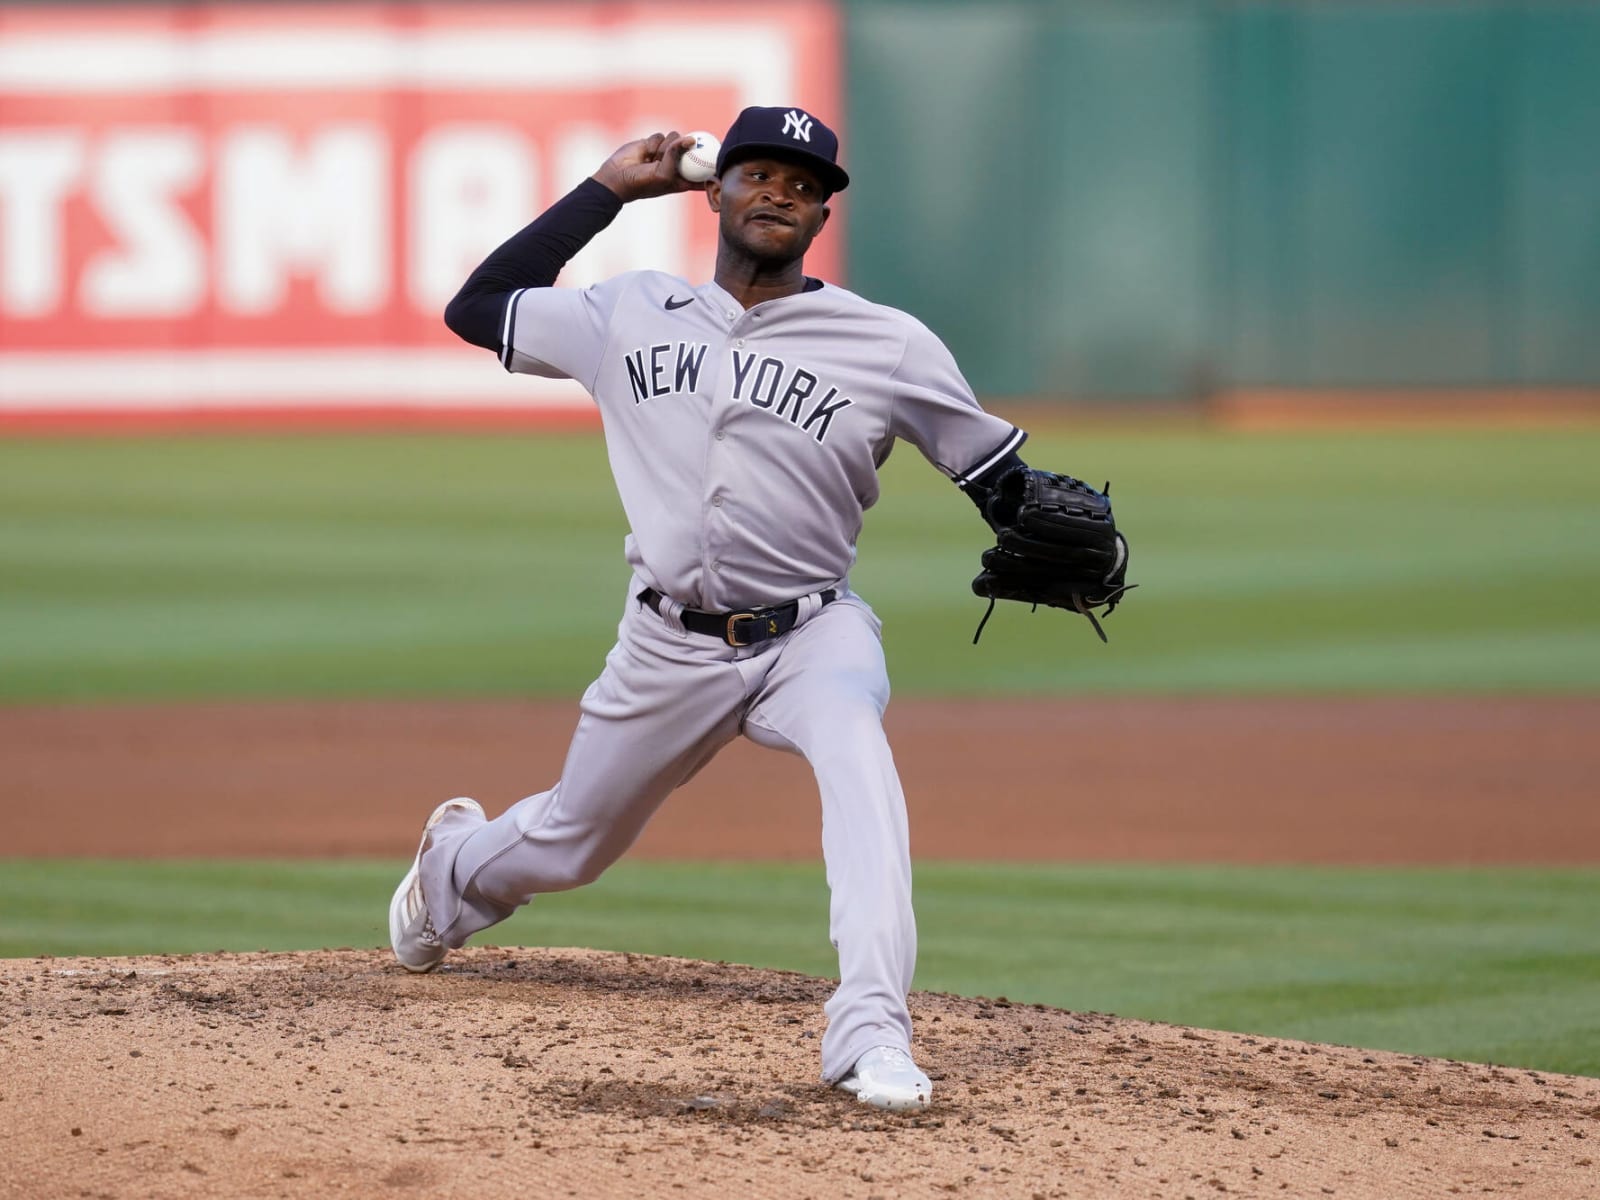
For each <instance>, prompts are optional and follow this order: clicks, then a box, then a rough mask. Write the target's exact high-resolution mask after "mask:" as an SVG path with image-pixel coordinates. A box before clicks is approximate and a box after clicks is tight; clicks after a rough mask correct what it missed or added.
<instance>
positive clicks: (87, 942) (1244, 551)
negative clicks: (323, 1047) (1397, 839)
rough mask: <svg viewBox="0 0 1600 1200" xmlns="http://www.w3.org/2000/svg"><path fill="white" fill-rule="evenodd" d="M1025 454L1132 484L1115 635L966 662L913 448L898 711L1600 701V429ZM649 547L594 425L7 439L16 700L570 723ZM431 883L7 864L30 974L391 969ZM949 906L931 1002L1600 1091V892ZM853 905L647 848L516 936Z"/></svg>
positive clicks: (1499, 887)
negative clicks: (180, 702) (390, 929)
mask: <svg viewBox="0 0 1600 1200" xmlns="http://www.w3.org/2000/svg"><path fill="white" fill-rule="evenodd" d="M1028 456H1029V458H1030V460H1031V461H1034V462H1037V463H1040V464H1043V465H1049V466H1053V467H1057V468H1060V469H1067V470H1072V471H1075V472H1078V473H1081V474H1084V475H1086V476H1088V477H1090V478H1091V479H1092V480H1093V481H1095V482H1099V480H1100V479H1101V478H1103V477H1107V476H1109V477H1110V478H1111V479H1113V480H1114V481H1115V488H1114V494H1115V496H1116V498H1117V511H1118V515H1119V520H1120V521H1121V523H1122V524H1123V525H1124V527H1125V528H1126V529H1127V530H1128V532H1129V535H1130V538H1131V540H1132V545H1133V551H1134V557H1133V570H1132V573H1131V577H1132V578H1133V579H1135V580H1136V581H1137V582H1139V583H1140V584H1141V585H1142V586H1141V589H1140V590H1139V591H1138V592H1136V593H1135V594H1134V595H1133V596H1132V597H1131V598H1130V600H1129V601H1128V603H1127V604H1126V605H1125V606H1124V607H1123V608H1122V610H1120V611H1119V612H1118V613H1117V614H1116V615H1115V616H1114V617H1113V618H1112V619H1111V621H1110V623H1109V626H1108V628H1109V631H1110V633H1111V637H1112V643H1111V645H1110V646H1109V647H1104V646H1101V645H1100V644H1099V643H1098V642H1097V641H1096V640H1095V639H1094V637H1093V635H1092V633H1091V631H1090V630H1089V629H1088V627H1087V625H1086V624H1085V623H1083V622H1081V621H1078V620H1076V619H1075V618H1074V619H1068V618H1067V617H1066V616H1065V615H1064V614H1060V613H1040V614H1029V613H1028V612H1027V611H1026V610H1024V609H1022V608H1021V607H1020V606H1015V605H1007V606H1004V607H1003V608H1002V609H1001V610H1000V611H999V612H997V614H996V616H995V618H994V620H993V621H991V622H990V625H989V628H988V630H987V631H986V632H985V634H984V639H983V644H982V645H981V646H979V647H976V648H974V647H973V646H971V645H970V644H969V641H970V637H971V633H972V629H973V626H974V625H975V624H976V622H977V619H978V617H979V615H980V614H981V612H982V609H983V605H982V603H981V602H980V601H978V600H976V599H975V598H974V597H972V596H971V595H970V593H969V592H968V590H967V581H968V580H969V579H970V577H971V575H972V574H973V573H974V571H975V564H976V558H977V554H978V551H979V550H980V549H981V548H982V546H983V545H984V543H985V537H984V533H985V530H984V528H983V526H981V525H980V524H979V522H978V518H977V516H976V514H975V513H974V512H973V511H972V510H971V508H970V506H969V505H968V503H967V501H966V500H964V499H963V498H961V497H960V496H959V495H958V494H956V493H955V491H954V489H952V488H951V487H950V486H949V485H948V484H947V483H946V482H945V481H944V480H943V479H942V478H941V477H940V476H938V475H937V474H936V473H935V472H933V471H932V470H931V469H929V468H927V467H926V466H925V465H924V464H923V463H921V462H920V460H919V459H918V458H917V456H916V454H915V452H914V451H913V450H911V449H910V448H909V447H901V448H900V449H899V450H897V452H896V454H895V457H894V458H893V460H891V462H890V463H889V464H888V466H887V467H886V469H885V472H884V475H885V480H884V493H885V498H884V500H883V501H882V503H881V504H880V505H879V506H878V508H877V509H876V510H874V512H872V513H871V514H869V516H868V523H867V530H866V533H865V535H864V537H863V539H862V545H861V566H860V567H859V569H858V570H857V571H856V573H855V576H854V580H855V584H856V586H857V588H858V590H860V591H861V592H863V593H864V594H865V595H866V596H867V597H868V598H869V599H870V600H871V601H872V602H873V603H874V605H875V607H876V608H877V609H878V611H879V614H880V615H881V616H882V617H883V618H884V619H885V623H886V645H887V647H888V652H889V657H890V665H891V670H892V672H893V675H894V681H895V686H896V690H897V692H898V693H899V694H901V695H907V694H915V693H925V694H926V693H935V694H946V695H969V694H971V695H977V694H1007V693H1014V692H1028V691H1031V692H1044V693H1071V694H1086V693H1087V694H1092V693H1097V692H1150V693H1175V692H1176V693H1191V694H1216V693H1224V692H1259V693H1308V694H1316V693H1331V692H1381V691H1392V692H1405V693H1417V694H1454V693H1462V692H1478V693H1496V692H1507V691H1519V692H1530V693H1533V692H1542V693H1556V692H1565V693H1583V694H1593V693H1595V692H1596V691H1600V552H1597V542H1596V535H1595V531H1596V530H1597V529H1600V471H1596V470H1595V464H1596V463H1597V462H1600V430H1560V431H1550V432H1520V433H1510V432H1482V433H1469V432H1442V431H1441V432H1418V433H1404V434H1386V435H1380V434H1340V435H1326V434H1294V435H1290V434H1284V435H1273V436H1264V435H1257V436H1238V435H1228V434H1222V433H1214V432H1204V431H1184V430H1174V429H1170V428H1167V429H1162V430H1157V431H1156V432H1153V433H1148V434H1135V433H1131V432H1128V433H1116V434H1111V433H1103V432H1102V433H1094V434H1092V435H1088V436H1084V437H1069V436H1068V435H1066V434H1065V433H1057V432H1052V431H1048V430H1047V431H1044V432H1042V433H1036V435H1035V437H1034V438H1033V440H1032V442H1031V443H1030V446H1029V449H1028ZM622 535H623V523H622V517H621V512H620V508H619V505H618V504H617V501H616V499H615V497H614V494H613V493H612V491H611V485H610V482H609V477H608V475H607V472H606V467H605V459H604V453H603V448H602V446H601V444H600V442H599V440H598V439H597V438H596V437H594V436H592V435H577V434H573V435H561V436H543V437H539V436H526V435H518V436H510V435H505V436H444V435H411V434H408V435H386V436H361V437H356V436H348V437H288V436H284V437H270V438H266V437H262V438H246V437H225V436H203V437H201V436H197V437H184V438H130V439H106V440H90V439H80V440H48V439H16V440H9V441H0V705H3V704H28V703H37V702H59V701H74V702H94V701H103V700H122V701H140V700H152V699H182V698H194V699H204V700H212V699H225V698H234V697H262V696H278V697H334V696H341V697H380V698H381V697H391V696H396V697H397V696H469V695H470V696H482V695H554V696H566V697H574V698H575V697H576V696H577V695H578V693H579V692H580V691H581V689H582V688H583V686H584V685H585V684H586V683H587V682H588V680H589V679H590V678H591V677H592V675H593V674H594V672H595V671H596V670H598V667H599V664H600V661H601V657H602V655H603V654H604V651H605V649H606V647H607V646H608V645H609V643H610V640H611V636H612V630H613V628H614V626H615V621H616V617H617V614H618V612H619V610H620V605H621V603H622V599H623V587H624V584H625V582H626V572H625V570H624V568H623V566H622V560H621V542H622ZM4 720H5V709H4V708H3V707H0V721H4ZM3 788H4V780H3V776H0V795H3ZM0 853H3V847H0ZM398 870H399V865H398V864H388V863H384V864H372V863H308V864H232V863H230V864H205V863H186V864H148V863H123V864H109V863H80V862H26V861H18V860H0V954H5V955H31V954H37V953H57V954H117V953H137V952H146V951H158V950H159V951H188V950H198V949H220V948H230V949H255V948H277V949H289V948H309V947H315V946H325V945H353V946H370V945H378V944H381V943H382V942H383V941H384V940H385V934H384V931H383V928H382V920H383V914H384V911H385V904H386V900H387V896H388V891H389V889H390V887H392V885H393V882H394V879H395V877H396V874H397V872H398ZM918 911H919V916H920V918H921V925H922V944H923V955H922V961H921V967H920V970H919V974H918V986H920V987H925V988H932V989H936V990H948V991H956V992H963V993H968V994H986V995H995V994H1006V995H1010V996H1011V997H1012V998H1014V999H1019V1000H1030V1001H1040V1002H1048V1003H1052V1004H1059V1005H1063V1006H1066V1007H1071V1008H1076V1009H1099V1010H1105V1011H1113V1012H1118V1013H1122V1014H1125V1015H1136V1016H1145V1017H1151V1018H1157V1019H1164V1020H1170V1021H1176V1022H1181V1023H1188V1024H1197V1025H1206V1026H1215V1027H1222V1028H1232V1029H1241V1030H1252V1031H1256V1032H1261V1033H1269V1034H1276V1035H1284V1036H1300V1037H1307V1038H1314V1039H1324V1040H1333V1041H1339V1042H1346V1043H1352V1044H1359V1045H1368V1046H1374V1047H1387V1048H1392V1049H1398V1050H1405V1051H1412V1052H1418V1053H1432V1054H1444V1055H1451V1056H1457V1057H1463V1058H1471V1059H1479V1060H1492V1061H1501V1062H1506V1063H1509V1064H1516V1065H1525V1066H1531V1067H1539V1068H1545V1069H1551V1070H1564V1071H1577V1072H1587V1073H1594V1074H1600V1015H1597V1014H1600V966H1597V964H1600V920H1597V916H1600V873H1597V872H1594V871H1571V870H1569V871H1486V870H1484V871H1376V870H1331V869H1329V870H1301V869H1293V870H1289V869H1284V870H1268V869H1231V868H1230V869H1223V868H1201V867H1193V868H1166V867H1163V868H1159V869H1157V868H1148V867H1138V866H1128V867H1093V868H1089V867H1077V866H1065V865H1064V866H1059V867H1037V866H1029V867H988V866H980V865H959V864H922V865H921V866H920V867H919V875H918ZM825 913H826V906H825V903H824V897H823V890H822V881H821V876H820V870H819V869H817V868H815V867H796V866H779V865H760V866H743V867H741V866H733V865H726V866H711V867H706V866H700V865H690V864H678V865H674V864H649V863H637V864H635V863H624V864H622V865H621V866H619V867H618V868H617V869H616V870H615V871H614V872H612V873H611V874H610V875H608V876H607V877H606V879H605V880H603V881H602V882H601V883H600V884H598V885H596V886H595V887H593V888H590V889H586V890H584V891H582V892H578V893H573V894H570V895H564V896H557V897H547V898H543V899H541V900H540V901H539V902H538V903H537V904H536V906H535V908H534V909H533V910H531V911H530V912H528V913H525V914H521V915H519V916H518V917H517V918H516V920H515V921H514V922H513V923H512V924H511V925H509V926H507V927H506V931H505V934H504V940H507V941H522V940H526V941H528V942H530V943H537V944H545V945H589V946H597V947H610V948H627V949H632V950H637V951H644V952H658V953H672V954H682V955H688V956H694V957H709V958H717V959H728V960H732V961H739V962H749V963H753V964H758V965H769V966H782V967H789V968H793V969H797V970H804V971H809V972H814V973H817V974H827V973H829V972H830V971H831V970H832V969H833V958H832V952H831V950H830V948H829V947H828V944H827V941H826V937H825Z"/></svg>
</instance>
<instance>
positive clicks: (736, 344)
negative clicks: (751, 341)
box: [734, 338, 744, 350]
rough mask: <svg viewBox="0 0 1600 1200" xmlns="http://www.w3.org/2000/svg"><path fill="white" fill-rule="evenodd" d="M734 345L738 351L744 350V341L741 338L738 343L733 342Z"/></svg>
mask: <svg viewBox="0 0 1600 1200" xmlns="http://www.w3.org/2000/svg"><path fill="white" fill-rule="evenodd" d="M734 345H735V346H736V347H737V348H738V349H740V350H743V349H744V339H743V338H740V339H739V340H738V341H737V342H735V343H734Z"/></svg>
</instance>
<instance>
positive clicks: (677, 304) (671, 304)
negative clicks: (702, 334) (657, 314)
mask: <svg viewBox="0 0 1600 1200" xmlns="http://www.w3.org/2000/svg"><path fill="white" fill-rule="evenodd" d="M694 299H695V298H694V297H693V296H690V297H689V298H688V299H687V300H675V299H673V298H672V297H671V296H668V297H667V311H668V312H671V311H672V310H673V309H675V308H682V307H683V306H684V305H685V304H693V303H694Z"/></svg>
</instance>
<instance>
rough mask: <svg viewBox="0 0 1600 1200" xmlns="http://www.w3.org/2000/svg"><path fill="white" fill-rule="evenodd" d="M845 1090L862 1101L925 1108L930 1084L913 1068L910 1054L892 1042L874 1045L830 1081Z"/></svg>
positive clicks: (894, 1109)
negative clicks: (891, 1044)
mask: <svg viewBox="0 0 1600 1200" xmlns="http://www.w3.org/2000/svg"><path fill="white" fill-rule="evenodd" d="M833 1086H834V1087H836V1088H838V1089H840V1090H841V1091H845V1092H849V1093H851V1094H852V1095H853V1096H855V1098H856V1099H857V1100H859V1101H861V1103H863V1104H871V1105H875V1106H876V1107H878V1108H887V1109H889V1110H890V1111H892V1112H900V1111H903V1110H905V1109H909V1108H927V1107H928V1102H929V1101H931V1100H932V1099H933V1084H932V1083H930V1082H929V1081H928V1077H927V1076H926V1075H924V1074H923V1073H922V1072H921V1071H920V1070H918V1069H917V1064H916V1063H914V1062H912V1061H911V1055H909V1054H907V1053H906V1052H905V1051H904V1050H900V1049H898V1048H896V1047H894V1046H874V1047H873V1048H872V1049H871V1050H868V1051H867V1052H866V1053H865V1054H863V1055H862V1056H861V1057H860V1058H858V1059H856V1065H855V1066H854V1067H852V1068H850V1073H849V1074H848V1075H846V1076H845V1077H844V1078H843V1079H841V1080H839V1082H838V1083H836V1084H834V1085H833Z"/></svg>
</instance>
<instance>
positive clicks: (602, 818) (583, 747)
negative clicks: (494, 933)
mask: <svg viewBox="0 0 1600 1200" xmlns="http://www.w3.org/2000/svg"><path fill="white" fill-rule="evenodd" d="M744 695H745V684H744V681H743V679H742V677H741V675H740V673H739V670H738V668H737V666H736V665H735V664H734V663H732V662H731V661H729V660H728V655H727V653H726V648H725V647H721V646H719V644H718V643H715V642H711V641H710V640H708V639H704V638H700V637H697V636H695V635H683V634H679V633H675V632H674V631H673V630H672V629H670V628H668V627H667V626H666V625H665V624H664V623H663V621H662V619H661V618H660V617H659V616H658V615H657V614H656V613H654V612H652V611H648V610H644V609H642V608H640V606H639V605H638V604H636V603H634V602H632V601H630V602H629V605H628V610H627V612H626V614H625V616H624V617H623V620H622V624H621V626H620V628H619V630H618V639H617V644H616V645H615V646H614V647H613V648H612V650H611V653H610V654H608V655H607V656H606V666H605V670H604V671H603V672H602V673H601V675H600V678H599V679H597V680H595V682H594V683H593V684H591V685H590V687H589V690H588V691H587V692H585V693H584V697H583V702H582V705H581V710H582V715H581V716H580V718H579V721H578V727H577V730H576V731H575V732H574V734H573V737H572V743H571V745H570V747H569V748H568V751H567V758H566V763H565V765H564V767H563V769H562V772H561V779H560V781H559V782H558V783H557V784H556V785H555V786H554V787H553V788H551V789H550V790H549V791H546V792H540V793H538V794H536V795H533V796H529V797H527V798H526V799H524V800H521V801H519V802H518V803H516V804H514V805H512V806H511V808H509V809H508V810H507V811H506V812H505V813H503V814H502V815H501V816H499V817H497V818H496V819H494V820H492V821H486V820H484V819H483V816H482V814H481V812H480V811H474V810H473V809H469V808H467V807H464V806H463V807H460V808H457V809H452V810H450V811H447V812H445V813H444V814H443V815H442V816H441V818H440V820H439V822H438V824H437V825H435V826H434V828H433V829H432V830H431V831H430V832H429V835H428V838H427V840H426V841H425V844H424V847H423V852H422V853H421V854H420V855H419V861H418V864H417V875H418V877H419V879H420V881H421V882H420V888H421V893H420V895H421V899H422V900H423V902H424V903H425V906H426V909H427V914H428V922H429V924H430V925H431V927H432V930H431V933H432V935H433V936H435V937H436V938H437V939H438V942H439V949H438V951H437V954H438V957H439V958H442V957H443V950H444V948H445V947H455V946H460V945H462V944H463V943H464V942H465V941H466V940H467V938H469V937H470V936H471V935H472V934H474V933H476V932H478V931H479V930H481V929H486V928H488V927H489V926H490V925H493V924H495V923H497V922H499V921H502V920H504V919H505V918H506V917H508V916H510V915H511V913H512V912H514V911H515V910H516V909H517V908H518V907H519V906H521V905H523V904H526V903H527V902H528V901H529V900H531V899H532V898H533V897H534V896H536V895H538V894H540V893H542V892H557V891H563V890H566V889H568V888H574V887H578V886H580V885H582V884H585V883H588V882H590V881H592V880H593V879H595V878H597V877H598V876H599V875H600V873H601V872H602V871H604V870H605V869H606V868H607V867H608V866H610V865H611V864H612V863H613V862H615V861H616V860H617V859H618V858H619V857H621V855H622V854H623V853H624V852H625V851H626V850H627V849H628V847H629V846H631V845H632V844H633V843H634V841H635V839H637V838H638V836H639V834H640V833H641V832H642V831H643V829H644V827H645V824H646V823H647V822H648V821H649V819H650V817H651V816H652V815H653V814H654V813H655V811H656V809H657V808H659V807H660V805H661V803H662V801H664V800H665V799H666V798H667V796H668V795H670V794H671V793H672V791H673V790H674V789H675V788H677V787H678V786H679V785H680V784H682V783H684V782H686V781H687V780H688V779H689V778H691V777H692V776H693V775H694V773H695V772H696V771H698V770H699V769H700V768H701V767H702V766H704V765H705V764H706V763H707V762H708V761H710V759H711V758H712V756H714V755H715V754H716V752H717V751H718V750H719V749H721V748H722V747H723V746H724V745H726V744H727V743H728V742H729V741H731V740H732V739H733V738H734V737H735V736H736V735H737V733H738V728H739V719H740V711H741V709H742V706H743V702H744ZM397 900H398V894H397ZM420 925H421V922H420V920H419V921H418V926H419V928H420ZM400 951H401V947H400V946H399V945H398V944H397V945H396V954H397V955H399V956H400V957H401V959H402V961H403V962H404V961H405V956H404V955H401V953H400ZM425 957H426V956H424V958H425ZM412 969H413V970H417V969H428V968H426V967H423V968H418V967H413V968H412Z"/></svg>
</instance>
